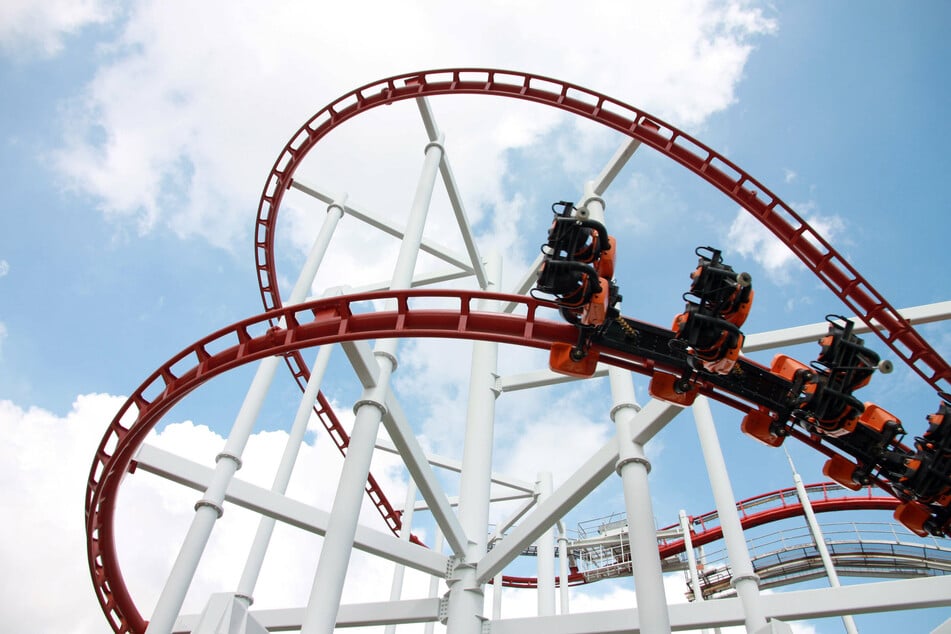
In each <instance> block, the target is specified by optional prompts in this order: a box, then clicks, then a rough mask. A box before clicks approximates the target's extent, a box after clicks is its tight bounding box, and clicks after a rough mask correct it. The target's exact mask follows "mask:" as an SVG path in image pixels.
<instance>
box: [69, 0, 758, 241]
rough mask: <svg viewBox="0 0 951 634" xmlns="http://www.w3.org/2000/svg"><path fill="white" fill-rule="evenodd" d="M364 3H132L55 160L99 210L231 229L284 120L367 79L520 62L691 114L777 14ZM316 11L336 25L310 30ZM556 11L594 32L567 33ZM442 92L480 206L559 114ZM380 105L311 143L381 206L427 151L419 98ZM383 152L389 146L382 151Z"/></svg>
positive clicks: (254, 191) (328, 172)
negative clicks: (339, 137)
mask: <svg viewBox="0 0 951 634" xmlns="http://www.w3.org/2000/svg"><path fill="white" fill-rule="evenodd" d="M539 8H540V7H539ZM366 12H367V9H366V8H365V7H364V6H356V5H348V4H343V5H335V6H334V7H332V8H329V7H324V6H320V7H318V6H316V5H313V4H312V3H304V2H301V3H296V4H295V3H290V4H285V5H282V7H281V9H280V10H274V9H273V8H272V7H269V6H268V7H266V6H264V5H260V4H258V3H242V4H240V6H239V5H235V4H234V3H229V4H228V5H227V10H222V5H220V4H216V3H202V4H201V5H197V6H193V7H190V9H189V12H188V15H187V17H186V16H184V15H183V14H182V12H181V10H180V9H179V8H178V7H176V6H174V5H168V4H166V3H142V4H137V5H135V6H134V7H132V8H131V9H130V12H129V17H128V21H127V22H126V24H125V26H124V29H123V30H122V33H121V36H120V37H119V39H118V40H117V41H116V42H114V43H112V46H111V48H112V53H113V55H112V57H111V58H110V59H109V61H108V62H107V63H106V65H104V66H103V67H101V68H100V70H99V71H98V72H97V74H96V76H95V78H94V79H93V80H92V82H90V84H89V85H88V86H87V89H86V91H85V93H84V94H83V95H82V96H81V97H80V98H78V99H77V100H75V101H74V102H73V103H72V104H71V107H70V108H69V109H68V114H67V121H68V122H69V124H68V125H69V128H68V133H67V135H66V137H65V140H64V143H63V145H62V146H61V148H60V149H59V151H58V152H56V154H55V162H56V165H57V167H58V169H59V171H60V173H61V174H62V175H63V177H64V180H65V182H66V183H67V184H68V185H69V186H71V187H74V188H76V189H77V190H80V191H83V192H87V193H91V194H92V195H93V196H94V197H95V198H96V199H98V200H99V201H100V205H101V208H102V209H103V211H104V212H105V213H107V214H110V215H115V216H122V217H132V218H135V219H136V221H137V223H138V225H139V228H140V229H141V230H142V231H148V230H150V229H151V228H152V227H154V226H156V225H163V226H169V227H171V228H173V229H174V230H175V231H176V232H178V233H179V234H180V235H183V236H193V235H197V236H201V237H204V238H206V239H207V240H209V241H210V242H212V243H213V244H216V245H219V246H232V245H233V244H234V242H235V240H237V239H239V238H243V237H244V236H245V235H246V234H247V231H248V230H249V228H250V227H251V225H252V223H251V219H250V215H251V213H253V209H254V207H255V204H256V201H257V199H258V196H259V194H260V190H261V187H262V186H263V183H264V178H265V175H266V173H267V171H268V169H269V168H270V165H271V163H272V161H273V160H274V158H275V157H276V156H277V154H278V152H279V150H280V148H281V147H282V146H283V145H284V143H285V142H286V141H287V140H288V139H289V138H290V136H291V134H292V133H293V131H294V130H295V129H296V128H297V127H298V126H299V125H300V124H302V123H303V122H304V121H305V120H306V118H307V117H308V116H309V115H310V114H311V113H313V112H315V111H316V110H317V109H318V108H320V107H321V106H323V105H324V104H325V103H327V102H329V101H330V100H331V99H333V98H335V97H337V96H338V95H340V94H343V93H344V92H346V91H348V90H350V89H352V88H354V87H356V86H358V85H360V84H361V83H364V82H366V81H370V80H372V79H376V78H380V77H384V76H387V75H389V74H393V73H397V72H404V71H407V70H412V69H416V68H427V67H439V66H452V65H487V66H493V65H494V66H500V67H512V68H516V69H524V70H528V71H531V72H537V73H541V74H547V75H552V76H556V77H559V78H563V79H566V80H571V81H576V82H577V83H580V84H583V85H587V86H589V87H591V88H593V89H597V90H602V91H604V92H607V93H610V94H611V95H612V96H614V97H617V98H620V99H622V100H625V101H628V102H630V103H632V104H634V105H638V106H642V107H645V108H647V109H648V110H650V111H652V112H654V113H655V114H658V115H660V116H664V117H667V118H669V119H671V120H672V121H674V122H676V123H677V124H680V125H695V124H697V123H699V122H701V121H703V120H704V119H705V118H706V117H707V116H709V115H710V114H711V113H713V112H716V111H718V110H721V109H723V108H725V107H727V106H728V105H730V103H732V102H733V100H734V98H735V97H734V89H735V86H736V84H737V82H738V81H739V79H740V77H741V73H742V68H743V65H744V64H745V61H746V59H747V57H748V55H749V53H750V50H751V47H752V42H753V41H754V39H753V38H755V37H756V36H760V35H763V34H767V33H771V32H773V31H775V28H776V25H775V23H774V22H773V21H771V20H769V19H767V18H766V17H764V15H763V12H762V10H761V9H759V8H756V7H752V6H750V5H749V4H748V3H745V2H731V3H721V2H682V3H664V4H660V5H656V6H654V7H652V8H650V9H645V8H644V7H640V6H636V7H635V6H634V5H630V4H629V3H623V2H618V3H611V4H601V5H599V6H598V9H597V10H595V11H592V10H590V8H587V7H584V8H582V7H581V6H580V5H577V4H576V3H569V2H562V3H559V4H558V5H557V6H551V5H546V6H545V7H544V11H539V10H532V9H525V8H522V9H518V10H515V9H512V8H509V7H508V5H503V4H501V3H499V4H494V5H488V6H486V5H479V6H478V7H471V8H468V7H465V6H457V5H446V6H445V7H443V6H439V7H433V6H431V5H429V4H423V3H417V4H409V5H407V4H405V3H404V4H403V5H400V7H399V8H398V9H396V8H394V7H392V6H390V5H387V4H380V5H378V6H376V8H375V9H374V14H375V19H374V20H371V21H367V20H365V19H364V18H365V15H366ZM212 24H213V25H214V28H209V25H212ZM314 24H325V25H333V27H332V28H326V29H323V30H322V31H321V34H320V37H315V36H314V32H313V25H314ZM566 24H570V25H571V28H572V32H575V33H578V34H581V33H593V32H596V33H598V37H597V38H591V39H590V40H586V41H585V44H584V46H582V47H578V46H566V45H565V37H564V34H565V25H566ZM606 24H613V25H618V26H617V27H616V28H604V27H605V25H606ZM463 25H464V28H463ZM621 25H623V26H621ZM357 30H358V31H359V32H360V37H359V38H354V37H353V33H354V32H356V31H357ZM394 33H398V34H399V36H398V41H396V40H395V39H394ZM645 59H651V60H662V63H661V62H657V63H650V64H645V63H643V60H645ZM605 60H612V61H611V63H605ZM434 101H435V100H434ZM450 101H454V102H456V103H454V104H450V103H449V102H450ZM438 108H439V110H438V111H437V115H438V116H439V117H440V122H441V124H442V123H447V124H448V123H454V122H455V121H459V122H460V124H459V125H452V126H451V127H450V126H448V125H446V126H445V127H446V128H447V129H448V130H450V131H452V132H453V133H455V134H456V136H451V137H450V138H449V140H448V141H449V143H450V146H449V147H450V148H451V152H452V153H453V154H452V156H453V160H454V164H455V165H456V173H457V175H460V176H459V177H460V178H463V179H464V181H463V185H464V186H463V192H464V195H466V196H467V197H468V198H467V201H468V206H469V209H470V213H472V214H473V215H475V216H476V217H477V216H478V209H479V207H480V204H481V203H484V202H485V201H492V200H498V199H499V196H498V187H499V175H500V174H501V173H502V172H503V171H504V170H503V167H504V161H505V157H504V151H505V150H506V148H511V147H518V146H521V145H524V144H527V143H530V142H532V141H533V140H534V139H537V138H538V137H539V135H540V134H542V133H543V132H544V131H546V130H548V129H550V128H551V126H552V125H554V123H555V122H556V121H558V120H559V117H558V116H557V115H555V113H554V112H547V111H545V110H543V109H540V108H538V107H534V106H528V105H526V104H520V105H517V104H513V103H506V104H504V105H503V106H498V107H497V106H487V105H486V100H484V99H475V100H465V99H461V100H446V105H445V106H443V105H442V103H440V104H439V105H438ZM387 110H389V112H385V113H375V114H374V115H368V116H367V117H366V119H367V120H368V121H369V123H365V122H362V123H357V122H356V121H354V122H352V123H348V124H347V125H348V127H353V128H354V132H353V134H352V135H351V136H350V137H349V139H350V141H349V143H348V144H347V145H345V146H343V147H340V146H332V145H331V144H330V143H328V146H330V147H332V149H334V150H335V152H336V153H335V154H333V155H329V156H327V158H325V159H323V161H322V162H321V160H320V159H315V165H317V166H320V167H321V168H324V169H322V170H321V171H319V172H317V175H316V176H315V179H316V180H318V184H321V185H324V186H330V187H346V188H349V187H350V185H349V183H351V182H359V181H360V180H361V179H362V180H363V181H364V185H365V188H367V189H369V190H371V192H372V193H371V194H367V193H364V192H357V196H358V198H359V199H360V200H361V201H364V202H365V203H367V204H371V205H373V207H374V208H377V209H382V211H387V209H388V208H389V207H392V206H393V203H394V202H395V201H396V199H394V197H393V192H398V191H400V190H401V187H400V186H401V185H404V184H405V182H406V180H407V179H408V181H409V183H411V184H413V183H415V176H414V175H413V174H414V172H415V171H416V170H417V169H418V164H419V163H418V161H419V160H420V159H418V158H417V159H415V160H413V161H412V162H410V161H406V160H403V159H402V158H401V157H402V156H403V154H402V152H403V151H404V150H406V149H408V150H409V151H410V152H411V153H412V156H414V157H418V156H419V148H420V146H421V144H422V143H421V141H422V139H421V130H420V128H419V124H418V115H416V113H415V109H414V108H412V107H405V108H399V107H397V106H394V107H393V108H392V109H387ZM371 117H372V118H371ZM362 118H363V117H361V119H362ZM460 130H461V131H464V132H462V133H459V131H460ZM407 132H409V134H408V138H410V139H415V140H414V141H412V142H411V144H410V145H407V144H408V143H410V142H409V141H407ZM328 141H329V140H328ZM368 154H369V155H372V159H373V160H372V161H369V160H368V159H369V158H370V156H368ZM388 157H389V158H396V159H397V160H395V161H394V162H392V163H391V164H390V166H385V160H386V159H387V158H388ZM378 161H383V162H384V167H381V168H379V169H378V171H377V172H372V171H366V169H362V168H363V166H364V164H367V163H370V164H371V165H379V164H380V163H377V162H378ZM393 166H395V168H394V167H393ZM367 169H369V168H367ZM351 172H355V174H353V175H351V178H349V179H348V178H347V176H348V174H351ZM310 173H313V172H310ZM462 175H464V176H462ZM410 187H411V188H412V185H410ZM411 188H410V192H411V191H412V189H411ZM404 204H405V201H402V202H401V203H400V205H398V206H397V208H398V209H401V208H405V206H402V205H404ZM476 219H477V218H476Z"/></svg>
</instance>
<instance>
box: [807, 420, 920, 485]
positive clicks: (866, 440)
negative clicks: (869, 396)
mask: <svg viewBox="0 0 951 634" xmlns="http://www.w3.org/2000/svg"><path fill="white" fill-rule="evenodd" d="M840 432H841V433H839V434H838V435H841V436H844V435H845V434H850V436H848V437H847V438H846V439H845V442H844V443H843V444H844V447H845V449H846V450H849V449H852V450H853V451H856V452H857V453H859V454H860V455H869V456H873V457H874V458H871V459H870V460H872V461H875V462H880V463H881V465H880V467H879V468H880V474H881V475H882V476H884V477H886V478H888V479H892V476H893V475H894V473H895V471H894V470H895V467H901V466H903V465H904V462H905V461H904V457H903V456H900V454H899V452H897V451H894V450H890V449H888V447H890V446H891V445H892V443H893V441H894V440H895V437H896V436H897V435H899V434H904V433H905V431H904V429H902V426H901V421H900V420H898V418H896V417H895V416H894V415H893V414H891V413H890V412H888V411H887V410H885V409H884V408H882V407H879V406H878V405H876V404H874V403H865V406H864V411H863V412H862V413H861V414H860V415H859V416H858V417H856V418H852V419H849V421H848V422H847V423H846V424H845V425H843V427H842V428H841V430H840ZM871 468H872V467H870V466H869V465H866V464H863V461H862V460H859V461H858V462H857V463H856V462H852V461H850V460H848V459H846V458H844V457H843V456H840V455H838V454H836V455H835V456H833V457H832V458H830V459H829V460H827V461H826V463H825V465H823V467H822V473H823V474H825V475H826V476H827V477H829V478H831V479H832V480H835V481H836V482H838V483H839V484H841V485H842V486H844V487H846V488H848V489H852V490H853V491H857V490H859V489H860V488H862V486H864V485H866V484H868V483H869V481H870V477H869V473H870V470H871Z"/></svg>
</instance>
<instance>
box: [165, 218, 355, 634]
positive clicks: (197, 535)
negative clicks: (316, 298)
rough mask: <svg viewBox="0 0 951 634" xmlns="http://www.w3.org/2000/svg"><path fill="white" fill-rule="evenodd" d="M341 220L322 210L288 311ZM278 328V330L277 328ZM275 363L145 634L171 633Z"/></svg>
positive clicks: (262, 374)
mask: <svg viewBox="0 0 951 634" xmlns="http://www.w3.org/2000/svg"><path fill="white" fill-rule="evenodd" d="M342 215H343V202H340V203H337V202H334V203H333V204H331V205H330V206H329V207H328V208H327V216H326V217H325V218H324V223H323V225H322V226H321V228H320V232H319V233H318V235H317V238H316V239H315V240H314V244H313V246H311V249H310V252H309V253H308V255H307V260H306V262H305V263H304V267H303V268H302V269H301V272H300V275H299V276H298V278H297V282H296V283H295V284H294V289H293V291H291V296H290V297H289V298H288V300H287V305H288V306H293V305H294V304H299V303H300V302H302V301H303V300H304V298H305V297H307V294H308V292H309V291H310V287H311V284H313V281H314V277H316V275H317V269H318V267H319V266H320V262H321V260H323V257H324V254H325V253H326V251H327V247H328V245H329V244H330V238H331V237H332V236H333V232H334V229H335V228H336V226H337V222H338V221H339V220H340V217H341V216H342ZM281 325H283V324H281ZM280 360H281V358H280V357H268V358H266V359H264V360H262V361H261V363H260V364H258V369H257V371H256V372H255V375H254V378H253V379H252V381H251V385H250V386H249V387H248V391H247V394H245V397H244V401H243V402H242V404H241V409H240V410H239V411H238V415H237V416H236V417H235V421H234V423H233V424H232V426H231V432H230V433H229V434H228V440H227V441H226V442H225V447H224V449H223V450H222V451H221V453H219V454H218V456H217V457H216V458H215V473H214V477H213V479H212V482H211V485H210V486H209V487H208V489H207V490H206V491H205V495H204V497H203V498H202V499H201V500H199V501H198V502H197V503H196V504H195V517H194V518H193V520H192V524H191V526H190V527H189V529H188V533H187V534H186V535H185V539H184V541H183V542H182V547H181V550H179V553H178V557H177V558H176V559H175V563H174V564H173V565H172V570H171V572H170V573H169V575H168V578H167V579H166V581H165V586H164V587H163V588H162V593H161V595H159V599H158V602H157V603H156V605H155V610H154V611H153V612H152V618H151V619H150V620H149V626H148V628H147V630H146V631H147V632H148V633H149V634H165V633H166V632H171V630H172V626H173V625H174V624H175V618H176V617H177V616H178V613H179V611H181V609H182V603H183V602H184V600H185V594H186V593H187V592H188V587H189V586H190V585H191V582H192V579H193V578H194V576H195V570H196V569H197V568H198V562H199V561H200V560H201V556H202V553H203V552H204V550H205V546H207V544H208V538H209V537H210V536H211V531H212V529H213V528H214V526H215V522H217V521H218V518H220V517H221V515H222V514H223V513H224V507H223V506H222V505H223V503H224V496H225V491H226V490H227V489H228V484H229V483H230V482H231V479H232V478H233V477H234V474H235V472H236V471H237V470H238V469H240V468H241V455H242V453H244V448H245V446H246V445H247V443H248V439H249V438H250V437H251V432H252V431H254V424H255V423H256V422H257V418H258V414H259V413H260V411H261V406H262V404H263V403H264V398H265V396H267V392H268V389H269V388H270V387H271V381H272V380H273V379H274V374H275V372H276V371H277V366H278V364H279V363H280Z"/></svg>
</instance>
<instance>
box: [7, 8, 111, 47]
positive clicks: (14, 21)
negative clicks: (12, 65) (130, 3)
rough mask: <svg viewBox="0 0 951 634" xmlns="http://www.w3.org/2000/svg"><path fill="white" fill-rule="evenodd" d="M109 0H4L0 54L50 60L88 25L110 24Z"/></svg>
mask: <svg viewBox="0 0 951 634" xmlns="http://www.w3.org/2000/svg"><path fill="white" fill-rule="evenodd" d="M114 15H115V3H114V2H110V1H109V0H49V1H48V2H31V1H30V0H5V1H4V2H3V3H2V4H0V51H2V52H3V53H5V54H6V55H9V56H11V57H14V58H26V57H31V56H34V55H36V56H40V57H51V56H53V55H56V54H57V53H59V52H61V51H62V50H63V40H64V39H65V38H66V36H68V35H72V34H74V33H76V32H78V31H80V30H81V29H82V28H84V27H86V26H89V25H91V24H102V23H105V22H108V21H110V20H111V19H112V18H113V16H114Z"/></svg>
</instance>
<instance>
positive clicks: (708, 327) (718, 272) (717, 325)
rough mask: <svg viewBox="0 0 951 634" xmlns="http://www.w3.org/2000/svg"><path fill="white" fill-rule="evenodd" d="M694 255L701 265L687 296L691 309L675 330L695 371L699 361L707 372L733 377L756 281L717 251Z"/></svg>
mask: <svg viewBox="0 0 951 634" xmlns="http://www.w3.org/2000/svg"><path fill="white" fill-rule="evenodd" d="M694 253H696V254H697V256H698V257H699V258H700V261H699V263H698V265H697V268H696V270H694V272H693V273H691V274H690V279H691V280H692V283H691V285H690V290H689V291H687V292H686V293H685V294H684V300H685V301H686V302H687V305H686V308H685V310H684V312H683V313H681V314H679V315H677V316H676V317H675V318H674V323H673V326H671V329H672V330H673V331H674V336H675V341H677V342H678V344H677V345H681V346H683V347H684V349H685V351H686V352H687V355H688V363H690V365H691V367H693V368H694V369H700V368H697V367H696V362H698V361H699V364H700V366H701V367H702V369H704V370H706V371H707V372H712V373H715V374H729V373H730V372H731V371H732V370H733V366H734V365H736V360H737V358H739V355H740V348H742V347H743V333H741V332H740V326H742V325H743V323H744V322H745V321H746V317H747V315H749V312H750V307H751V306H752V304H753V288H752V286H751V283H752V279H751V278H750V275H749V274H748V273H736V272H735V271H734V270H733V268H732V267H730V266H728V265H726V264H724V263H723V257H722V256H721V254H720V253H721V252H720V251H719V250H717V249H714V248H713V247H697V249H696V250H695V251H694ZM708 254H709V255H708ZM690 297H694V298H696V300H697V301H691V299H689V298H690Z"/></svg>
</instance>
